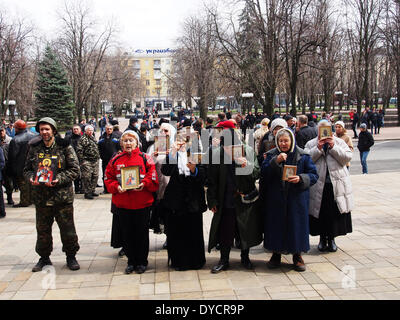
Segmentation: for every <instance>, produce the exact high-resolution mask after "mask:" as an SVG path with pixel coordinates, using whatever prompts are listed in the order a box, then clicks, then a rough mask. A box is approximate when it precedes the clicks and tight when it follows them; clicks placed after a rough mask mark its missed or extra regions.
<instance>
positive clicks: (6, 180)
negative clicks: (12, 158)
mask: <svg viewBox="0 0 400 320" xmlns="http://www.w3.org/2000/svg"><path fill="white" fill-rule="evenodd" d="M10 142H11V138H10V137H9V136H8V135H7V134H6V130H5V128H4V127H0V147H1V149H3V154H4V160H5V167H4V169H3V170H2V176H3V184H4V188H5V189H6V193H7V204H10V205H13V204H14V201H13V199H12V193H13V190H14V182H13V179H12V177H11V175H10V174H9V172H10V170H11V169H10V167H9V166H10V165H11V164H10V163H9V162H8V149H9V147H10Z"/></svg>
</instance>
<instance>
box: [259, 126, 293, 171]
mask: <svg viewBox="0 0 400 320" xmlns="http://www.w3.org/2000/svg"><path fill="white" fill-rule="evenodd" d="M287 127H288V125H287V122H286V120H284V119H282V118H277V119H275V120H273V121H272V122H271V128H270V130H269V131H268V132H267V133H266V134H264V136H263V137H262V139H261V141H260V145H259V149H258V156H257V159H258V163H259V165H260V167H261V165H262V163H263V161H264V160H265V153H266V152H268V151H270V150H272V149H274V148H275V136H276V134H277V132H278V131H279V130H280V129H282V128H287Z"/></svg>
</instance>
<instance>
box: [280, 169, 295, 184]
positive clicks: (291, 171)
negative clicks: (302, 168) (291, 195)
mask: <svg viewBox="0 0 400 320" xmlns="http://www.w3.org/2000/svg"><path fill="white" fill-rule="evenodd" d="M296 172H297V166H288V165H285V166H284V167H283V175H282V180H283V181H288V178H289V177H291V176H295V175H296Z"/></svg>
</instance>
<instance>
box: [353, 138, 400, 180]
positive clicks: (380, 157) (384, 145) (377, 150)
mask: <svg viewBox="0 0 400 320" xmlns="http://www.w3.org/2000/svg"><path fill="white" fill-rule="evenodd" d="M353 143H354V155H353V160H352V161H351V165H350V174H352V175H354V174H361V173H362V169H361V163H360V153H359V151H358V149H357V142H354V141H353ZM367 164H368V173H382V172H393V171H397V172H399V171H400V141H399V140H389V141H377V142H375V144H374V146H373V147H372V148H371V151H370V153H369V155H368V159H367Z"/></svg>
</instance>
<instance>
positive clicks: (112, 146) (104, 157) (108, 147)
mask: <svg viewBox="0 0 400 320" xmlns="http://www.w3.org/2000/svg"><path fill="white" fill-rule="evenodd" d="M113 131H114V126H113V125H112V124H107V125H106V131H105V132H104V133H103V135H102V136H101V137H100V140H99V143H98V146H99V153H100V158H101V168H102V169H103V186H104V192H103V194H107V193H109V192H108V191H107V188H106V185H105V183H104V177H105V172H106V168H107V165H108V163H109V162H110V160H111V159H112V158H113V156H114V155H115V154H116V153H117V152H118V151H119V150H120V144H119V138H118V136H117V134H115V133H114V132H113Z"/></svg>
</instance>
